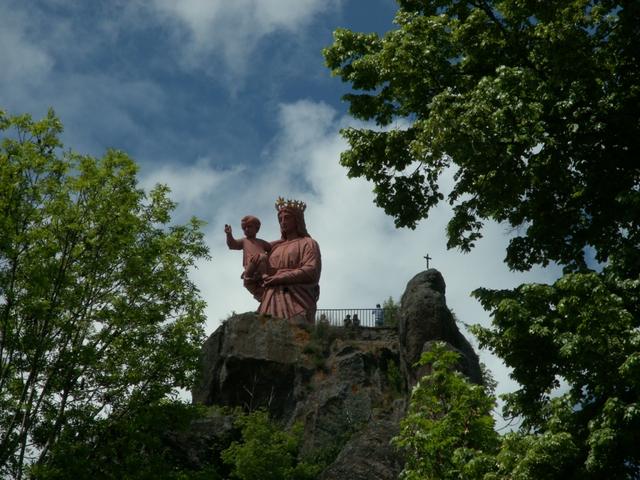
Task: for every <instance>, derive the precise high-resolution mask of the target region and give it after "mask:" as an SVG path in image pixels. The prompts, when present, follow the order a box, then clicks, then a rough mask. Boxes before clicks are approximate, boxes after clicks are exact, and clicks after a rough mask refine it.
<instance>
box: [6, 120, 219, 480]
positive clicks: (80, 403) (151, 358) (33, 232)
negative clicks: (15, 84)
mask: <svg viewBox="0 0 640 480" xmlns="http://www.w3.org/2000/svg"><path fill="white" fill-rule="evenodd" d="M0 130H1V131H2V132H3V138H2V140H1V143H0V476H3V477H4V476H11V477H13V478H21V477H22V475H23V472H24V471H25V467H26V466H27V465H29V464H33V463H34V462H40V463H42V462H45V461H46V460H47V457H48V454H49V452H50V451H51V450H52V448H53V447H54V446H55V444H56V441H57V440H58V439H59V438H60V437H61V436H63V435H64V437H65V438H73V437H74V432H79V433H80V432H83V431H84V430H86V429H89V428H90V427H91V425H92V424H93V422H97V421H98V420H100V421H102V420H104V419H106V418H111V419H113V420H114V421H117V419H118V418H125V417H127V416H128V415H131V414H132V412H136V411H137V409H139V408H141V407H145V408H146V407H148V405H150V404H152V403H154V402H158V401H160V400H161V399H163V398H165V397H166V396H167V395H170V394H171V393H172V392H175V390H176V389H177V388H178V387H183V388H189V387H190V386H191V384H192V381H193V377H194V374H195V370H196V366H197V356H198V352H199V349H200V346H201V341H202V337H203V323H204V319H205V318H204V314H203V309H204V303H203V301H202V300H201V299H200V296H199V292H198V290H197V288H196V287H195V285H194V284H193V283H192V282H191V281H190V280H189V278H188V273H189V269H190V268H191V267H193V265H194V263H195V261H196V260H197V259H200V258H206V257H207V248H206V246H205V245H204V242H203V236H202V233H201V231H200V222H199V221H198V220H196V219H192V220H191V222H189V223H188V224H186V225H170V216H171V211H172V209H173V208H174V204H173V202H171V200H170V199H169V198H168V196H167V194H168V189H167V187H164V186H157V187H156V188H155V189H154V190H152V191H151V192H149V193H148V194H146V193H145V192H144V191H143V190H142V189H140V188H139V187H138V185H137V179H136V174H137V166H136V165H135V163H134V162H133V160H131V159H130V158H129V157H128V156H127V155H126V154H124V153H123V152H120V151H116V150H109V151H107V152H106V154H105V155H104V156H103V157H102V158H99V159H96V158H92V157H90V156H86V155H80V154H76V153H73V152H71V151H67V152H62V145H61V143H60V140H59V135H60V133H61V131H62V125H61V123H60V121H59V120H58V119H57V118H56V117H55V115H54V114H53V112H49V114H48V115H47V116H46V117H45V118H43V119H42V120H40V121H33V120H32V119H31V117H29V116H28V115H22V116H9V115H7V114H5V113H4V112H1V111H0ZM79 433H78V434H79Z"/></svg>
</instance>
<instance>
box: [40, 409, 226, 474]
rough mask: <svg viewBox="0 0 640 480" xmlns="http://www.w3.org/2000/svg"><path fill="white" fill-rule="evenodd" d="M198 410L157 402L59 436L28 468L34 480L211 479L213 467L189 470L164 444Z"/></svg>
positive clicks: (174, 451) (172, 450)
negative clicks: (45, 455) (41, 460)
mask: <svg viewBox="0 0 640 480" xmlns="http://www.w3.org/2000/svg"><path fill="white" fill-rule="evenodd" d="M200 409H201V408H200V407H197V406H193V405H187V404H184V403H180V402H167V401H163V402H159V403H157V404H153V405H147V406H144V407H142V408H141V409H138V410H137V411H135V412H134V413H133V414H131V413H129V414H125V415H124V416H121V417H119V416H115V415H112V416H111V417H109V418H105V419H100V420H98V421H96V422H94V423H93V424H91V425H90V426H89V428H87V429H84V430H82V431H78V432H73V433H72V434H71V435H69V434H68V432H66V431H65V432H63V434H62V436H61V438H60V439H58V441H57V442H56V444H55V446H54V448H53V451H52V452H51V455H50V456H49V458H48V459H47V462H46V463H44V464H40V465H36V466H35V467H34V468H32V469H31V471H30V472H29V473H30V476H31V478H33V479H35V480H65V479H69V478H99V479H105V480H106V479H114V480H116V479H117V480H119V479H123V478H126V479H128V480H144V479H163V480H205V479H206V480H216V479H221V478H222V476H220V475H219V474H218V473H217V472H216V471H215V470H214V467H213V466H208V467H204V468H201V469H194V468H193V467H190V466H189V465H186V464H185V461H184V459H183V458H180V457H179V456H177V455H176V450H175V449H174V448H173V447H172V445H171V443H170V442H169V441H168V435H170V434H172V435H175V434H177V433H180V432H183V431H185V430H186V429H188V428H189V426H190V423H191V422H192V421H193V420H195V419H197V418H199V417H200V416H201V412H200Z"/></svg>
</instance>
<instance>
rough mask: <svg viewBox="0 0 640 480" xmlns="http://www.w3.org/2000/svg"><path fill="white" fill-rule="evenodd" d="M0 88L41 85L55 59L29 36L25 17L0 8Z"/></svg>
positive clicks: (19, 13)
mask: <svg viewBox="0 0 640 480" xmlns="http://www.w3.org/2000/svg"><path fill="white" fill-rule="evenodd" d="M0 18H2V19H3V21H2V28H0V65H2V68H0V86H2V87H3V89H4V88H7V87H9V86H11V85H12V84H15V82H20V83H22V82H26V83H29V84H31V85H33V84H37V83H38V82H40V81H41V80H42V79H43V78H44V77H45V76H46V75H47V74H48V73H49V72H50V71H51V69H52V68H53V66H54V63H55V62H54V59H53V58H52V56H51V55H50V54H49V53H48V52H47V51H46V50H45V49H44V48H42V47H41V46H39V45H38V44H36V43H35V42H33V41H32V40H31V39H30V38H29V35H28V32H27V28H26V27H27V25H28V18H27V16H26V15H25V14H24V13H23V12H20V11H14V10H12V9H10V8H9V7H8V6H7V5H4V6H3V5H0Z"/></svg>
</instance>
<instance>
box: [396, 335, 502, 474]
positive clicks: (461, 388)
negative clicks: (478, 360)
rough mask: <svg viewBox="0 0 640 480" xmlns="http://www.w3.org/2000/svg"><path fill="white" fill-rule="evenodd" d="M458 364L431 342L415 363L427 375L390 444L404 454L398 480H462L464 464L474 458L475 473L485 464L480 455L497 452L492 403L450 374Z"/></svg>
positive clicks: (479, 388)
mask: <svg viewBox="0 0 640 480" xmlns="http://www.w3.org/2000/svg"><path fill="white" fill-rule="evenodd" d="M458 359H459V355H458V354H457V353H455V352H453V351H450V350H448V349H447V347H446V345H445V344H444V343H438V342H436V343H435V344H434V346H433V348H432V349H431V350H430V351H428V352H425V353H423V355H422V357H421V359H420V361H419V362H418V364H419V365H430V367H431V373H429V374H428V375H426V376H425V377H423V378H422V379H421V380H420V381H419V382H418V384H417V385H416V386H415V387H414V388H413V392H412V394H411V401H410V404H409V410H408V412H407V415H406V416H405V418H404V419H403V420H402V421H401V423H400V434H399V435H398V436H397V437H395V438H394V440H393V442H394V444H395V445H396V446H397V447H399V448H401V449H402V450H404V451H405V453H406V454H407V455H406V465H405V468H404V470H403V472H402V475H401V478H402V479H406V480H423V479H439V480H447V479H454V478H467V477H466V476H465V475H462V472H461V470H460V467H461V465H464V464H465V463H467V461H466V460H467V458H468V457H473V459H474V464H475V466H473V468H475V469H476V470H477V469H478V468H480V464H484V463H487V458H488V457H487V455H486V454H485V453H484V452H485V451H486V452H492V451H495V450H496V448H497V446H498V434H497V433H496V432H495V431H494V429H493V426H494V421H493V417H492V416H491V409H492V408H493V406H494V404H495V398H493V397H492V396H491V395H489V394H488V392H487V391H485V389H484V387H482V386H481V385H474V384H471V383H469V382H468V381H467V379H466V378H465V377H464V376H463V375H462V374H461V373H459V372H456V371H455V366H456V363H457V361H458ZM471 468H472V467H471V466H467V467H466V469H467V470H470V469H471ZM481 470H485V468H481ZM480 478H481V477H480Z"/></svg>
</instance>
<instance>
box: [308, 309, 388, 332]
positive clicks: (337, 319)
mask: <svg viewBox="0 0 640 480" xmlns="http://www.w3.org/2000/svg"><path fill="white" fill-rule="evenodd" d="M347 315H348V322H345V319H346V318H347ZM354 319H355V321H354ZM315 320H316V323H320V322H321V321H326V322H328V323H329V325H333V326H335V327H344V326H360V327H368V328H375V327H384V326H385V325H384V311H383V309H382V308H318V310H317V311H316V317H315Z"/></svg>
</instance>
